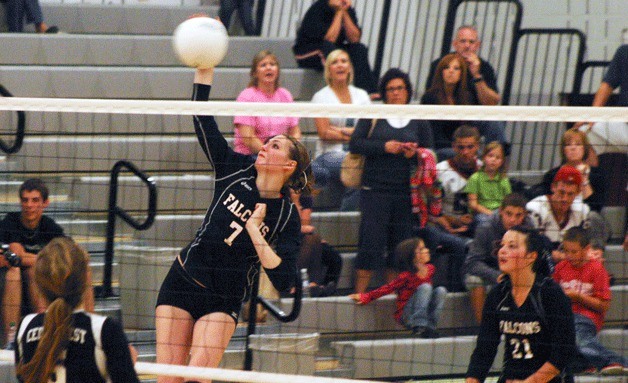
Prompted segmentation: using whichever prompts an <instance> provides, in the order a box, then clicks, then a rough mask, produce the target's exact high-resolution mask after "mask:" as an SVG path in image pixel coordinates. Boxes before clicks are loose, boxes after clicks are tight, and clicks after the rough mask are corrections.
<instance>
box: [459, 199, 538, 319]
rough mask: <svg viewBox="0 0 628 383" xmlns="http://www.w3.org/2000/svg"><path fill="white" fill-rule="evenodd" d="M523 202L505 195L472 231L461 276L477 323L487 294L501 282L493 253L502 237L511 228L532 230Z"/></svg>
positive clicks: (495, 255)
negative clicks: (473, 231) (497, 208)
mask: <svg viewBox="0 0 628 383" xmlns="http://www.w3.org/2000/svg"><path fill="white" fill-rule="evenodd" d="M526 202H527V201H526V199H525V198H524V197H523V196H522V195H520V194H516V193H513V194H509V195H507V196H506V197H505V198H504V199H503V201H502V203H501V206H500V207H499V211H496V212H494V213H493V214H492V215H490V217H489V219H488V220H487V221H484V222H482V223H480V224H479V226H478V227H477V228H476V229H475V236H474V237H473V242H471V245H470V246H469V253H468V254H467V257H466V259H465V261H464V265H463V267H462V273H463V275H464V284H465V287H466V288H467V290H468V291H469V299H470V300H471V307H472V308H473V314H475V319H476V320H477V321H478V323H481V322H482V308H483V307H484V301H485V300H486V293H487V291H488V290H490V289H491V288H492V287H493V286H495V285H496V284H497V283H499V282H501V280H502V279H503V274H502V272H501V271H500V270H499V265H498V263H497V250H498V249H499V246H500V241H501V239H502V237H503V236H504V234H506V232H507V231H508V230H510V229H512V228H513V227H515V226H520V225H522V226H524V227H529V228H531V227H532V221H530V218H529V217H528V216H527V215H528V214H527V211H526Z"/></svg>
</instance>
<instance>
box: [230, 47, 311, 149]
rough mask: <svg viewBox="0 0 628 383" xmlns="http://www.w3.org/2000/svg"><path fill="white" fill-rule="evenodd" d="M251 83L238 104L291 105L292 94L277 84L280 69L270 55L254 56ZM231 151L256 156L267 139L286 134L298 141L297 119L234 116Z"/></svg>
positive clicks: (272, 55)
mask: <svg viewBox="0 0 628 383" xmlns="http://www.w3.org/2000/svg"><path fill="white" fill-rule="evenodd" d="M250 76H251V80H250V81H249V85H248V87H247V88H246V89H244V90H243V91H242V92H241V93H240V95H239V96H238V98H237V99H236V101H238V102H277V103H291V102H294V100H293V98H292V94H290V92H289V91H288V90H287V89H286V88H282V87H281V86H280V84H279V76H280V66H279V60H277V56H275V54H274V53H272V52H271V51H268V50H262V51H260V52H258V53H257V54H256V55H255V57H253V61H252V63H251V71H250ZM233 124H234V125H235V151H236V152H237V153H242V154H249V155H256V154H257V153H258V152H259V151H260V149H261V148H262V145H264V143H265V142H266V140H268V139H269V138H270V137H273V136H276V135H279V134H286V135H289V136H291V137H294V138H296V139H301V129H300V128H299V119H298V118H297V117H262V116H258V117H256V116H235V117H234V119H233Z"/></svg>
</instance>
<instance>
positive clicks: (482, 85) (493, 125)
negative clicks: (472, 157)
mask: <svg viewBox="0 0 628 383" xmlns="http://www.w3.org/2000/svg"><path fill="white" fill-rule="evenodd" d="M480 43H481V41H480V39H479V38H478V31H477V29H476V28H475V27H473V26H470V25H463V26H461V27H459V28H458V30H457V32H456V37H455V38H454V41H453V42H452V44H451V45H452V47H453V48H454V51H455V52H456V53H458V54H459V55H460V56H462V58H463V59H464V61H465V63H466V66H467V67H468V70H467V75H466V76H465V77H464V78H466V81H465V83H466V84H465V86H464V88H465V89H466V90H468V91H469V92H470V93H471V100H470V102H469V103H470V104H472V105H497V104H498V103H499V101H500V100H501V96H500V95H499V92H498V89H497V78H496V76H495V70H494V69H493V67H492V66H491V64H489V63H488V61H485V60H483V59H482V58H480V57H479V56H478V52H479V50H480ZM441 59H442V58H441ZM441 59H438V60H435V61H433V62H432V64H431V66H430V73H429V75H428V77H427V78H428V82H427V84H426V86H425V88H426V90H427V89H428V88H430V87H432V82H431V81H432V79H433V78H434V76H435V75H436V74H437V72H438V70H437V66H438V64H439V62H440V61H441ZM474 125H476V126H477V127H478V129H479V130H480V133H481V134H482V136H484V141H485V142H491V141H499V142H501V143H502V144H504V145H506V144H507V142H506V136H505V135H504V129H505V128H506V125H505V123H504V122H503V121H485V122H483V123H482V124H474ZM506 146H508V145H506ZM506 151H507V152H508V150H506Z"/></svg>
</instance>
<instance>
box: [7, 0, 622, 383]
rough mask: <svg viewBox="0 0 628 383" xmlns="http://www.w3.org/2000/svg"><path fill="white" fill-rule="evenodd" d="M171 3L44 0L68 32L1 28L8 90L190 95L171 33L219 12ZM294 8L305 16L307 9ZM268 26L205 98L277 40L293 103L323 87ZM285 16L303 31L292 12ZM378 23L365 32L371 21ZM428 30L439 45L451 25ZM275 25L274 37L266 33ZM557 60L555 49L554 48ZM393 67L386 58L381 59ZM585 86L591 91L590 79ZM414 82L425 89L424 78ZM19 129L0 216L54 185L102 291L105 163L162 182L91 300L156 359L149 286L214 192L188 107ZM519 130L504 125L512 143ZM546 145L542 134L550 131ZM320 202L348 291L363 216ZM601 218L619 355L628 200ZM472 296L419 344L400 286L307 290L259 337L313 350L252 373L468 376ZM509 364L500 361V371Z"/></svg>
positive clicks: (75, 116) (237, 361)
mask: <svg viewBox="0 0 628 383" xmlns="http://www.w3.org/2000/svg"><path fill="white" fill-rule="evenodd" d="M94 3H96V2H94ZM207 3H209V5H207ZM266 3H267V6H269V7H271V6H272V4H273V3H274V2H273V1H272V0H267V1H266ZM356 3H358V4H359V3H360V2H358V1H357V0H356ZM523 3H524V10H525V2H523ZM178 4H179V2H177V6H171V5H147V4H133V5H129V4H126V5H125V4H124V2H122V4H100V3H98V4H90V3H88V2H84V3H80V2H71V3H70V2H65V3H62V4H61V3H55V2H50V1H49V2H45V3H43V8H44V14H45V15H46V18H47V21H48V23H49V24H54V25H58V26H59V27H60V28H61V30H62V31H63V32H64V33H60V34H57V35H38V34H34V33H25V34H7V33H0V84H1V85H2V86H4V87H5V88H6V89H8V90H9V91H10V92H11V93H12V94H13V95H14V96H16V97H46V98H48V97H59V98H101V99H138V100H139V99H160V100H164V99H165V100H187V99H189V97H190V93H191V83H192V78H193V74H194V71H193V69H190V68H186V67H183V66H182V65H181V64H179V62H178V61H177V60H176V57H175V56H174V53H173V52H172V47H171V34H172V31H173V30H174V28H175V27H176V25H178V24H179V23H180V22H181V21H183V20H185V19H186V18H187V17H188V16H189V15H191V14H193V13H198V12H205V13H208V14H210V15H216V14H217V12H218V1H217V0H215V1H214V0H212V1H209V2H208V1H205V5H188V4H185V5H178ZM299 12H301V13H300V14H302V12H303V10H299ZM441 16H442V15H441ZM267 17H270V16H269V15H267ZM417 17H418V16H417ZM265 22H266V23H267V24H265V25H264V28H263V29H262V32H263V34H262V37H238V36H234V37H231V38H230V40H229V44H230V45H229V51H228V54H227V57H226V58H225V60H224V61H223V63H222V64H221V65H220V66H219V67H218V68H217V69H216V75H215V78H216V80H215V82H214V86H213V91H212V96H211V99H212V100H235V98H236V97H237V95H238V94H239V93H240V91H241V90H242V89H244V88H245V87H246V86H247V84H248V82H249V65H250V61H251V58H252V56H253V55H254V54H255V53H256V52H257V51H258V50H260V49H270V50H271V51H273V52H274V53H275V54H276V55H277V56H278V59H279V61H280V63H281V83H282V86H284V87H286V88H288V89H289V90H290V92H291V93H292V95H293V96H294V98H295V101H297V102H307V101H310V99H311V98H312V96H313V94H314V93H315V92H316V91H317V90H319V89H320V88H322V87H323V86H324V80H323V79H322V76H321V74H319V73H317V72H314V71H310V70H304V69H300V68H298V67H297V65H296V62H295V60H294V57H293V55H292V51H291V46H292V43H293V38H292V37H276V35H278V34H280V33H278V32H276V31H275V32H273V31H274V30H273V28H272V27H273V25H271V24H269V23H272V21H270V19H268V18H267V19H266V20H265ZM291 23H292V25H294V21H292V22H291ZM373 28H374V26H369V31H371V30H372V29H373ZM264 33H266V35H264ZM433 33H434V40H436V39H437V37H438V38H439V39H440V38H441V36H442V34H443V33H444V31H439V32H433ZM271 35H274V36H273V37H268V36H271ZM369 35H370V36H371V35H373V36H375V35H376V34H375V33H370V34H369ZM575 45H576V44H574V45H573V46H575ZM392 46H393V45H390V46H389V47H388V48H387V49H388V50H387V51H386V52H387V54H389V55H391V56H393V55H394V54H400V53H395V52H393V51H390V50H393V48H392ZM400 49H403V47H401V48H400ZM573 49H575V48H573ZM413 52H416V51H413ZM431 53H432V54H431V55H429V57H424V58H422V60H423V61H424V62H425V63H426V64H425V65H429V62H431V60H432V59H433V58H434V57H432V56H438V54H439V52H438V51H437V48H431ZM522 54H523V52H522ZM569 54H571V53H569ZM557 55H558V56H560V52H559V53H557ZM371 57H374V55H372V56H371ZM499 57H502V59H503V60H504V61H503V63H505V60H507V58H508V55H507V54H505V53H503V54H500V55H499ZM566 61H569V59H566ZM394 64H395V63H394V62H392V61H391V62H389V63H388V64H386V63H384V66H386V65H389V66H393V65H394ZM397 64H398V65H401V64H400V63H397ZM567 65H568V64H565V66H567ZM410 69H416V71H417V73H420V74H419V75H417V77H416V78H415V79H414V78H413V81H425V80H424V77H426V75H427V73H426V67H421V68H413V67H411V68H410ZM504 69H505V67H503V68H502V71H501V72H500V82H501V83H502V86H503V84H505V83H506V82H507V80H506V79H505V74H504V72H503V71H504ZM515 70H516V71H518V73H519V72H521V71H522V70H521V69H520V68H516V69H515ZM566 72H569V74H566V73H558V74H555V75H557V76H562V75H564V76H566V77H569V78H568V79H566V80H565V83H569V85H570V84H571V82H572V80H573V75H574V74H573V73H575V72H576V68H575V67H574V68H572V69H570V70H567V71H566ZM570 76H571V77H570ZM592 83H593V84H594V85H595V81H593V82H592ZM597 83H598V84H599V82H597ZM594 85H593V86H594ZM415 87H416V88H419V89H421V90H422V89H423V88H424V84H423V83H420V84H419V85H418V86H417V85H415ZM524 88H525V87H521V88H520V89H518V88H517V87H516V86H513V87H512V92H511V100H510V102H511V104H516V103H520V102H523V100H525V98H526V97H527V96H529V94H532V93H536V92H541V91H542V90H539V89H536V88H525V89H524ZM569 89H570V88H569V86H567V85H565V88H564V89H557V88H556V89H555V88H552V89H551V90H548V92H551V93H552V94H551V95H550V98H552V100H551V101H549V103H554V104H555V103H557V102H558V101H556V100H555V99H554V98H555V97H557V96H558V94H559V93H560V92H565V91H568V90H569ZM593 91H594V89H593ZM586 92H589V93H590V92H591V90H590V89H589V90H586ZM540 99H543V97H542V95H539V99H538V100H536V99H535V100H534V101H531V102H530V104H541V103H542V102H543V101H542V100H540ZM3 113H4V112H3ZM217 121H218V125H219V126H220V128H221V130H222V131H223V132H224V133H225V134H226V135H227V136H228V138H229V140H230V141H231V140H232V133H233V131H232V118H231V117H219V118H217ZM0 122H4V123H7V122H8V123H9V124H13V123H14V118H13V117H6V116H2V117H0ZM26 126H27V127H26V135H25V137H24V142H23V144H22V147H21V149H20V150H19V151H18V152H17V153H14V154H4V153H0V156H2V157H0V173H2V175H3V177H2V179H0V196H1V197H0V212H2V213H4V212H8V211H16V210H17V209H19V203H18V198H17V188H18V186H19V184H20V183H21V181H22V180H24V179H26V178H29V177H32V176H37V177H41V178H43V179H45V180H46V182H47V183H48V185H49V187H50V189H51V191H52V196H51V205H50V207H49V208H48V210H47V213H48V214H49V215H51V216H52V217H53V218H55V219H56V220H57V222H58V223H60V224H61V226H62V227H63V228H64V230H65V232H66V233H67V234H69V235H71V236H73V237H74V238H76V239H77V241H78V242H79V243H81V244H82V245H83V246H84V247H85V248H87V249H88V250H89V252H90V254H91V257H92V268H93V271H94V281H95V282H96V284H97V285H98V284H100V281H101V280H102V275H103V269H104V259H103V253H104V248H105V237H104V236H105V232H106V226H107V220H106V217H107V210H108V208H109V206H108V201H107V195H108V193H109V172H110V171H111V168H112V167H113V165H114V164H115V163H116V162H117V161H118V160H127V161H130V162H132V163H133V164H134V165H136V166H137V167H138V168H140V169H141V170H142V171H143V172H145V173H146V174H147V175H149V176H151V177H152V178H153V180H154V182H155V183H156V185H157V188H158V200H157V206H158V210H157V216H156V220H155V223H154V224H153V225H152V226H151V227H150V228H149V229H148V230H145V231H136V230H134V229H132V228H131V227H130V226H128V225H126V224H124V223H122V222H121V221H120V223H119V224H118V225H117V231H116V239H115V241H116V253H115V259H114V264H113V276H114V291H115V292H116V293H117V294H120V298H116V297H114V298H106V299H105V298H103V299H98V300H97V305H96V306H97V311H98V312H100V313H103V314H105V315H112V316H115V317H117V318H118V319H120V320H121V321H122V322H123V325H124V326H125V329H126V330H127V334H128V337H129V340H130V341H131V342H132V343H133V344H134V345H135V346H136V347H137V349H138V350H139V351H140V360H142V361H154V359H155V345H154V342H155V335H154V330H153V327H152V326H153V322H154V318H153V316H154V312H153V311H152V308H153V307H154V299H155V294H156V290H157V289H158V288H159V285H160V283H161V280H162V279H163V275H165V272H166V271H167V269H168V267H169V266H170V264H171V262H172V260H173V256H174V254H176V252H177V251H178V249H179V248H180V247H181V246H184V245H186V244H187V243H188V241H189V240H190V239H192V238H193V237H194V234H195V232H196V230H197V228H198V227H199V223H200V222H201V220H202V219H203V217H204V214H205V209H206V208H207V206H208V201H209V199H210V198H211V195H212V180H213V175H212V173H211V169H209V165H208V163H207V161H206V159H205V157H204V154H203V153H202V151H201V149H200V147H199V145H198V142H197V138H196V135H195V134H194V131H193V128H192V124H191V119H190V117H188V116H161V115H108V114H97V115H88V114H81V113H49V112H31V113H27V124H26ZM519 126H520V125H512V126H509V135H510V137H512V138H513V140H514V139H515V138H516V137H517V135H516V134H515V132H516V129H517V128H518V127H519ZM301 128H302V129H303V131H304V136H305V137H304V142H305V144H306V146H307V147H308V148H309V149H310V150H311V151H312V152H313V151H314V148H315V144H316V140H317V136H316V128H315V127H314V125H313V123H312V121H307V120H304V121H303V122H302V123H301ZM545 128H548V129H554V130H552V132H554V131H555V130H556V129H562V128H563V126H561V125H559V124H554V125H552V126H549V127H548V126H540V125H539V126H535V127H534V129H537V130H539V131H541V130H543V129H545ZM0 129H1V130H0V139H3V140H9V142H10V141H11V140H12V137H11V134H12V131H13V128H9V129H7V128H5V127H0ZM551 134H553V133H551ZM556 137H557V136H556ZM538 139H539V140H540V141H547V140H548V138H547V137H545V138H544V137H542V136H539V137H538ZM520 140H521V141H523V140H522V139H521V138H520ZM513 142H514V141H513ZM556 143H557V141H555V140H554V141H552V142H548V145H547V146H546V147H547V151H548V153H547V158H545V159H544V160H542V161H544V162H541V163H524V162H523V161H521V160H520V159H523V158H526V153H525V152H524V151H525V149H526V147H528V146H525V145H520V146H517V145H515V148H514V151H515V153H516V154H515V155H514V157H515V160H516V161H519V162H518V165H517V166H516V167H515V168H514V169H513V170H512V174H513V175H514V176H515V177H516V178H517V179H521V180H523V181H525V182H528V183H534V182H536V181H538V180H539V176H540V175H541V174H542V171H541V170H543V169H544V168H545V167H546V168H547V169H549V167H550V165H552V163H551V161H558V158H557V157H555V148H556ZM550 152H551V153H550ZM552 166H553V165H552ZM624 172H625V166H624ZM119 182H120V194H119V196H118V199H119V204H120V206H122V207H123V208H125V209H127V210H128V211H129V212H131V213H132V214H133V215H134V216H137V217H139V219H142V217H143V216H144V215H145V212H144V206H146V204H147V198H148V197H147V193H146V190H145V188H144V186H143V185H142V184H141V182H140V180H139V179H138V178H136V177H133V176H130V175H128V174H125V175H124V176H123V177H121V178H120V180H119ZM318 198H319V199H318V201H317V202H316V205H315V206H316V208H317V209H318V210H317V211H315V213H314V215H313V218H312V219H313V225H314V226H316V227H317V228H318V230H319V232H320V233H321V236H322V237H323V238H325V239H326V240H327V241H328V242H329V243H330V244H332V245H334V246H335V247H336V248H338V249H339V250H340V251H341V252H342V257H343V261H344V262H343V270H342V274H341V278H340V282H339V285H338V288H339V291H341V292H343V293H348V292H349V291H351V289H352V287H353V261H354V258H355V252H356V250H357V241H358V228H359V223H360V214H359V213H358V212H339V211H338V210H337V207H338V206H337V205H334V203H335V202H338V201H333V197H331V196H330V195H325V194H322V195H321V196H320V197H318ZM603 214H604V215H605V217H606V219H607V222H608V223H609V224H610V226H611V230H612V243H611V244H609V245H608V246H607V249H606V250H607V251H606V255H605V257H606V266H607V268H608V269H609V271H611V272H612V273H613V275H614V278H615V286H613V288H612V292H613V300H612V304H611V308H610V310H609V312H608V313H607V317H606V326H605V328H604V329H603V330H602V332H601V339H602V341H603V343H604V344H605V345H606V346H607V347H609V348H611V349H613V350H614V351H616V352H618V353H620V354H623V355H624V357H626V356H627V352H626V351H627V349H628V347H626V344H628V328H627V327H626V325H627V324H628V314H627V311H626V307H628V269H627V265H628V263H627V262H626V261H627V260H626V252H625V251H624V250H623V248H622V247H621V245H619V244H618V243H619V242H618V240H620V239H622V240H623V235H624V231H625V223H624V222H625V218H626V207H625V205H624V206H608V207H606V208H605V209H604V210H603ZM340 228H341V229H340ZM140 268H142V269H141V270H140ZM378 281H379V280H378ZM378 281H375V282H378ZM468 299H469V298H468V294H467V293H466V292H452V293H448V295H447V298H446V302H445V308H444V310H443V317H442V319H441V321H440V323H439V330H440V331H441V332H442V334H443V336H442V337H441V338H439V339H435V340H434V339H418V338H412V337H410V336H409V332H408V331H407V330H404V329H403V328H402V327H401V326H400V325H398V324H397V323H396V322H395V321H394V319H393V318H392V315H391V314H392V312H393V311H394V302H395V301H394V297H393V296H387V297H384V298H382V299H380V300H378V301H376V302H373V303H372V304H370V305H368V306H357V305H355V304H354V303H353V301H352V300H350V299H349V298H348V297H345V296H336V297H327V298H305V299H304V300H303V306H302V309H301V314H300V316H299V318H298V319H297V320H296V321H294V322H289V323H281V322H279V321H276V320H274V319H272V318H270V319H268V321H267V322H266V323H264V324H260V325H259V326H258V331H257V334H258V335H259V337H261V339H262V341H263V340H264V339H268V341H269V342H271V339H274V337H282V339H289V340H290V339H292V340H295V341H296V340H299V339H301V338H300V337H307V336H309V338H307V339H305V341H306V342H314V343H315V347H314V349H315V351H313V352H311V353H310V352H298V350H291V351H286V352H284V353H274V354H273V353H270V352H268V351H267V350H265V349H263V348H262V347H258V348H257V349H256V351H255V352H254V358H255V359H254V360H255V363H256V364H255V368H256V369H260V370H263V371H277V372H296V373H303V374H315V375H320V376H332V377H347V378H364V379H371V378H378V379H387V380H391V379H393V378H397V380H399V379H402V378H404V379H405V378H421V377H423V378H435V377H461V376H463V374H464V373H465V371H466V368H467V363H468V360H469V356H470V354H471V352H472V350H473V347H474V345H475V337H474V335H475V333H476V332H477V324H476V323H475V321H474V317H473V314H472V310H471V307H470V304H469V301H468ZM279 305H280V307H281V308H282V309H283V310H285V311H287V312H288V311H290V308H291V305H292V300H291V299H286V298H284V299H281V300H280V301H279ZM245 327H246V326H245V325H244V324H243V325H241V326H238V328H237V330H236V334H235V335H234V337H233V339H232V343H231V344H230V346H229V348H228V350H227V353H226V354H225V357H224V359H223V362H222V366H224V367H228V368H236V369H240V368H242V364H243V361H244V342H245V341H244V339H245V337H246V328H245ZM265 337H266V338H265ZM293 348H294V347H293ZM284 358H285V359H284ZM312 361H314V363H311V362H312ZM295 366H297V367H295ZM500 366H501V360H496V361H495V363H494V365H493V369H494V371H498V369H499V368H500ZM10 368H12V366H9V365H7V364H6V363H5V364H0V371H1V373H2V374H6V375H2V376H7V377H8V376H11V374H10V372H9V373H6V371H7V369H10ZM7 379H9V378H7ZM577 379H578V380H577V382H579V383H584V382H593V381H595V382H609V383H610V382H616V381H618V380H613V379H610V378H599V377H596V378H595V379H596V380H592V379H593V378H592V377H585V376H579V377H578V378H577ZM620 379H621V378H620ZM3 381H5V380H3ZM6 381H9V380H6ZM143 381H145V382H152V381H154V378H153V377H144V379H143ZM624 381H625V380H624Z"/></svg>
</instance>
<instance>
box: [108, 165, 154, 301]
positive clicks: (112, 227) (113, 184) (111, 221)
mask: <svg viewBox="0 0 628 383" xmlns="http://www.w3.org/2000/svg"><path fill="white" fill-rule="evenodd" d="M123 168H126V169H127V170H128V171H130V172H131V173H133V174H135V175H136V176H137V177H138V178H140V179H141V180H142V182H144V184H146V186H148V215H147V217H146V220H145V221H144V222H142V223H140V222H138V221H136V220H135V219H134V218H133V217H131V216H130V215H129V213H127V212H126V211H125V210H123V209H122V208H121V207H119V206H117V204H118V176H119V175H120V172H121V171H122V169H123ZM108 212H109V213H108V215H107V239H106V244H105V269H104V273H103V281H102V290H101V291H100V293H99V294H98V295H99V296H100V297H102V298H108V297H112V296H114V294H113V290H112V289H111V273H112V268H113V255H114V239H115V232H116V216H119V217H120V218H122V219H123V220H124V221H125V222H126V223H128V224H129V225H131V226H132V227H133V228H135V229H136V230H146V229H148V228H149V227H151V225H152V224H153V222H154V221H155V216H156V215H157V187H156V185H155V181H154V180H153V179H152V177H148V176H146V174H144V173H143V172H142V171H141V170H139V169H138V168H137V167H136V166H135V165H133V164H132V163H131V162H129V161H124V160H122V161H118V162H116V163H115V165H113V168H112V169H111V180H110V182H109V209H108Z"/></svg>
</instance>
